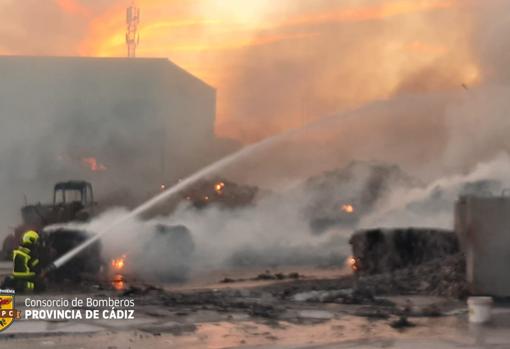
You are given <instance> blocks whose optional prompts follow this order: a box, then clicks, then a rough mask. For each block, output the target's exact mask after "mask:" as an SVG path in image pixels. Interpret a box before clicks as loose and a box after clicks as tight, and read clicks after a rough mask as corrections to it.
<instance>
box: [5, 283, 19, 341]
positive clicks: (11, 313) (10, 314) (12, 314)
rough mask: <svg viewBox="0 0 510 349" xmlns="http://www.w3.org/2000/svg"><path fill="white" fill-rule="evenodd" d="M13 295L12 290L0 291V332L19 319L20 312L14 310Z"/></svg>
mask: <svg viewBox="0 0 510 349" xmlns="http://www.w3.org/2000/svg"><path fill="white" fill-rule="evenodd" d="M14 294H15V292H14V290H0V332H2V331H3V330H5V329H6V328H7V327H9V326H10V325H11V324H12V323H13V322H14V320H15V319H19V318H20V317H21V312H20V311H17V310H16V309H14Z"/></svg>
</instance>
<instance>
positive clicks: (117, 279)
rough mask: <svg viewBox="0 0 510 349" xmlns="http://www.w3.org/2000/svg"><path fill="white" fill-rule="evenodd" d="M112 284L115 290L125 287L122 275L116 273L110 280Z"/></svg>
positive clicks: (121, 289)
mask: <svg viewBox="0 0 510 349" xmlns="http://www.w3.org/2000/svg"><path fill="white" fill-rule="evenodd" d="M112 286H113V288H114V289H116V290H117V291H123V290H125V289H126V283H125V282H124V277H123V276H122V275H120V274H116V275H115V276H114V278H113V280H112Z"/></svg>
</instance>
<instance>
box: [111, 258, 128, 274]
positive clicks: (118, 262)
mask: <svg viewBox="0 0 510 349" xmlns="http://www.w3.org/2000/svg"><path fill="white" fill-rule="evenodd" d="M126 257H127V256H126V255H125V254H124V255H122V256H121V257H119V258H115V259H112V263H111V265H112V268H113V270H115V271H121V270H123V269H124V267H125V265H126Z"/></svg>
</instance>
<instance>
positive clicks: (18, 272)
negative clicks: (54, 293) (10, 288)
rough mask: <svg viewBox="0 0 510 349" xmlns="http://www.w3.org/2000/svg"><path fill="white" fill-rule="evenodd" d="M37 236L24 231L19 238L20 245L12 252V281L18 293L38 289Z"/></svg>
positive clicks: (34, 233) (31, 232)
mask: <svg viewBox="0 0 510 349" xmlns="http://www.w3.org/2000/svg"><path fill="white" fill-rule="evenodd" d="M38 245H39V234H38V233H37V232H36V231H34V230H29V231H26V232H25V233H24V234H23V236H22V237H21V244H20V245H19V246H18V247H17V248H16V249H14V251H12V261H13V270H12V281H13V284H14V288H15V290H16V291H18V292H33V291H34V290H37V289H39V287H38V286H39V285H38V282H37V279H38V276H39V275H38V274H39V271H40V268H39V259H38V258H37V250H38Z"/></svg>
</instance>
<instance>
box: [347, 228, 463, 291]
mask: <svg viewBox="0 0 510 349" xmlns="http://www.w3.org/2000/svg"><path fill="white" fill-rule="evenodd" d="M350 243H351V245H352V251H353V257H352V264H351V266H352V268H353V270H354V271H355V274H356V276H357V288H358V289H359V290H362V291H363V290H365V291H367V292H371V293H372V294H427V295H437V296H448V297H464V296H466V295H467V293H468V287H467V283H466V281H465V280H466V278H465V260H464V256H463V254H462V253H460V251H459V243H458V239H457V236H456V235H455V234H454V233H453V232H451V231H446V230H433V229H417V228H408V229H385V230H382V229H372V230H362V231H358V232H356V233H354V234H353V236H352V238H351V240H350Z"/></svg>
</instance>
